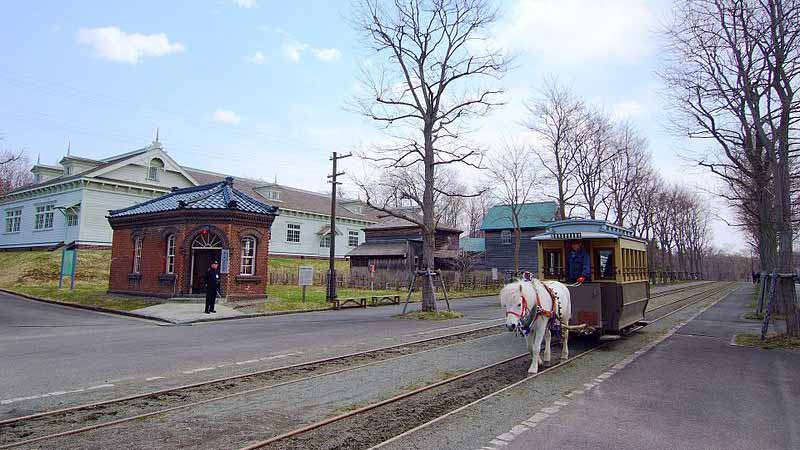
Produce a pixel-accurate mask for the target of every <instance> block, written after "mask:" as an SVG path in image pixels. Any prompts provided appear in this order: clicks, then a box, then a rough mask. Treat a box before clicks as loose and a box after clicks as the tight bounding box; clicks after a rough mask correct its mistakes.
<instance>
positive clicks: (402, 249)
mask: <svg viewBox="0 0 800 450" xmlns="http://www.w3.org/2000/svg"><path fill="white" fill-rule="evenodd" d="M407 251H408V245H407V244H406V243H405V241H402V242H365V243H363V244H361V245H359V246H358V247H356V248H354V249H352V250H350V253H348V254H347V256H406V252H407Z"/></svg>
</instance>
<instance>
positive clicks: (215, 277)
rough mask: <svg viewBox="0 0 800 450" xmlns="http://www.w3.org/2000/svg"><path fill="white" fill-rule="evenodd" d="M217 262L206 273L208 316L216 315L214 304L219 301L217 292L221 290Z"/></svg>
mask: <svg viewBox="0 0 800 450" xmlns="http://www.w3.org/2000/svg"><path fill="white" fill-rule="evenodd" d="M218 268H219V264H218V263H217V261H214V262H212V263H211V267H209V268H208V270H207V271H206V314H210V313H215V312H217V311H215V310H214V303H215V302H216V301H217V291H218V290H219V272H218V271H217V269H218Z"/></svg>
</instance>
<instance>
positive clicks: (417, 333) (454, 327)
mask: <svg viewBox="0 0 800 450" xmlns="http://www.w3.org/2000/svg"><path fill="white" fill-rule="evenodd" d="M503 320H505V319H490V320H484V321H482V322H473V323H465V324H463V325H454V326H452V327H446V328H435V329H433V330H426V331H419V332H416V333H411V334H404V335H402V336H400V337H411V336H419V335H420V334H431V333H438V332H439V331H448V330H455V329H458V328H466V327H474V326H478V325H483V324H488V323H493V322H500V321H503ZM390 339H393V338H390Z"/></svg>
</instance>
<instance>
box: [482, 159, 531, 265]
mask: <svg viewBox="0 0 800 450" xmlns="http://www.w3.org/2000/svg"><path fill="white" fill-rule="evenodd" d="M489 177H490V180H491V181H490V183H491V184H492V185H493V186H494V189H493V191H492V194H493V195H494V197H495V198H496V199H497V201H498V202H499V203H500V204H501V205H508V215H509V217H508V218H509V219H510V220H511V224H512V226H513V228H514V273H519V249H520V245H521V244H522V228H521V222H520V215H521V213H522V210H523V208H524V207H525V204H526V203H528V202H530V201H531V200H533V196H534V194H535V190H536V187H537V186H538V185H539V180H538V174H537V173H536V169H535V167H534V165H533V164H531V160H530V156H529V152H528V150H527V149H526V148H525V147H524V146H522V145H520V144H507V145H506V147H505V148H504V149H503V151H502V152H501V153H500V154H498V155H496V156H495V157H493V158H492V159H491V162H490V164H489Z"/></svg>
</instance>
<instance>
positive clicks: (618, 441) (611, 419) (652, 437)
mask: <svg viewBox="0 0 800 450" xmlns="http://www.w3.org/2000/svg"><path fill="white" fill-rule="evenodd" d="M750 295H751V294H750V290H749V289H745V290H740V291H739V292H737V293H736V294H734V295H732V296H730V297H728V298H727V299H726V300H725V301H723V302H722V303H720V304H719V305H717V306H715V307H713V308H711V309H709V310H708V311H706V312H705V313H704V314H702V315H701V316H700V317H698V318H697V319H696V320H694V321H692V322H690V323H689V324H687V325H686V326H684V327H683V328H681V329H680V330H679V331H678V332H677V333H676V334H675V335H673V336H672V337H670V338H669V339H667V340H666V341H664V342H663V343H662V344H659V345H658V346H656V347H655V348H654V349H653V350H652V351H650V352H649V353H646V354H645V355H644V356H642V357H641V358H639V359H638V360H636V361H635V362H634V363H633V364H631V365H630V366H628V367H627V368H626V369H624V370H622V371H620V372H619V373H618V374H617V375H616V376H614V377H612V378H611V379H609V380H608V381H606V382H605V383H603V384H602V385H601V386H599V387H597V388H596V389H593V390H591V391H590V392H588V393H587V394H586V395H584V396H582V397H581V399H580V400H578V401H575V402H573V403H572V404H570V405H569V406H566V407H564V408H563V409H561V411H560V412H559V413H558V414H555V415H552V416H550V417H549V418H547V419H546V420H544V421H542V422H541V423H539V424H538V425H537V426H536V427H535V428H533V429H530V430H529V431H527V432H524V433H522V434H520V435H518V436H516V438H515V439H514V440H512V441H511V442H510V443H509V444H508V445H507V446H505V445H504V446H503V447H505V448H508V449H513V450H522V449H529V448H533V445H534V443H535V447H536V448H547V449H554V450H557V449H574V450H581V449H587V450H588V449H593V450H594V449H615V450H616V449H643V448H646V449H669V450H673V449H698V450H700V449H702V450H713V449H720V450H736V449H759V450H771V449H775V450H787V449H798V448H800V425H799V424H798V421H797V417H800V402H798V399H800V385H798V383H797V374H798V373H800V353H798V352H789V351H778V350H773V351H768V350H761V349H754V348H745V347H738V346H732V345H730V341H731V339H732V337H733V335H734V334H736V333H742V332H755V331H756V330H757V329H758V326H757V325H754V324H753V322H751V321H745V320H742V319H740V318H739V316H740V315H741V314H742V312H743V311H744V310H745V308H744V307H745V305H746V304H747V303H748V302H749V301H750V298H751V297H750Z"/></svg>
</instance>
